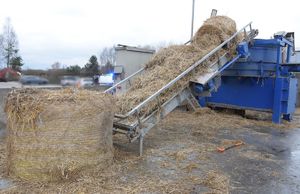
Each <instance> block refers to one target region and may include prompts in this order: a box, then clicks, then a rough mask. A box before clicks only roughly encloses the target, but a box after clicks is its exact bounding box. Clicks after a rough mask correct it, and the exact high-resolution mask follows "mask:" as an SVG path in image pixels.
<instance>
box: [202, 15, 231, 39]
mask: <svg viewBox="0 0 300 194" xmlns="http://www.w3.org/2000/svg"><path fill="white" fill-rule="evenodd" d="M205 25H212V26H216V27H218V28H219V29H220V30H222V32H223V33H225V34H227V35H228V36H232V35H233V34H234V33H235V32H236V23H235V21H234V20H233V19H231V18H229V17H227V16H215V17H211V18H209V19H207V20H206V21H205V22H204V24H203V26H205Z"/></svg>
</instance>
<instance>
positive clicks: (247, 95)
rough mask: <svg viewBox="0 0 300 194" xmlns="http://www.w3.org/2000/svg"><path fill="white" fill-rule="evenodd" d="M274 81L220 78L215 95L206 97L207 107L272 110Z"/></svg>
mask: <svg viewBox="0 0 300 194" xmlns="http://www.w3.org/2000/svg"><path fill="white" fill-rule="evenodd" d="M273 96H274V79H272V78H266V79H259V78H250V77H222V84H221V86H220V88H219V89H218V91H217V92H216V93H212V95H211V97H207V98H206V100H207V103H208V104H209V105H217V104H218V105H220V106H226V107H232V108H236V107H241V108H243V109H259V110H268V111H271V110H272V108H273Z"/></svg>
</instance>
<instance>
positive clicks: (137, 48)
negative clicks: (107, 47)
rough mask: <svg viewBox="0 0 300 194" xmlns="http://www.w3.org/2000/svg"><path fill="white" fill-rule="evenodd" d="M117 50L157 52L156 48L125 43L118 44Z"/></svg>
mask: <svg viewBox="0 0 300 194" xmlns="http://www.w3.org/2000/svg"><path fill="white" fill-rule="evenodd" d="M115 50H116V51H121V50H126V51H133V52H142V53H150V54H153V53H155V50H153V49H146V48H140V47H134V46H128V45H123V44H118V46H116V47H115Z"/></svg>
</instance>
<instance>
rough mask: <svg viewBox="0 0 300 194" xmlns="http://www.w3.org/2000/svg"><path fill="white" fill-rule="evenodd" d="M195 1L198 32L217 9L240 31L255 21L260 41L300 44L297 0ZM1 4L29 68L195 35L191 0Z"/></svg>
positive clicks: (17, 0)
mask: <svg viewBox="0 0 300 194" xmlns="http://www.w3.org/2000/svg"><path fill="white" fill-rule="evenodd" d="M195 1H196V5H195V29H197V28H199V27H200V26H201V24H202V22H203V21H204V20H205V19H206V18H208V17H209V16H210V12H211V10H212V9H213V8H215V9H217V10H218V15H227V16H229V17H231V18H233V19H234V20H236V22H237V26H238V28H241V27H242V26H244V25H246V24H247V23H248V22H250V21H253V27H254V28H257V29H259V37H261V38H270V37H271V36H272V35H273V34H274V33H275V32H277V31H294V32H295V33H296V35H295V36H296V46H298V47H299V46H300V13H299V7H298V4H299V1H297V0H289V1H279V0H272V1H264V0H251V1H241V0H195ZM0 5H1V6H0V25H1V26H2V25H3V23H4V21H5V18H7V17H10V18H11V22H12V25H13V27H14V29H15V31H16V33H17V36H18V39H19V45H20V53H21V56H22V57H23V60H24V62H25V64H26V68H28V67H29V68H42V69H46V68H50V67H51V64H53V63H54V62H56V61H59V62H60V63H62V64H65V65H75V64H78V65H80V66H83V65H84V64H85V63H86V62H87V60H88V59H89V57H90V56H91V55H93V54H96V55H97V56H98V55H99V52H100V50H101V48H103V47H107V46H113V45H116V44H128V45H133V46H134V45H149V44H150V45H157V44H159V43H161V42H166V43H168V42H173V43H183V42H185V41H187V40H188V39H189V37H190V26H191V10H192V0H26V1H25V0H0ZM0 29H1V28H0ZM298 35H299V38H298Z"/></svg>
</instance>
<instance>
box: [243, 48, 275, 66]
mask: <svg viewBox="0 0 300 194" xmlns="http://www.w3.org/2000/svg"><path fill="white" fill-rule="evenodd" d="M249 52H250V53H251V55H250V57H249V61H252V62H261V61H263V62H265V63H276V62H277V61H276V57H277V48H276V47H251V48H250V49H249Z"/></svg>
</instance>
